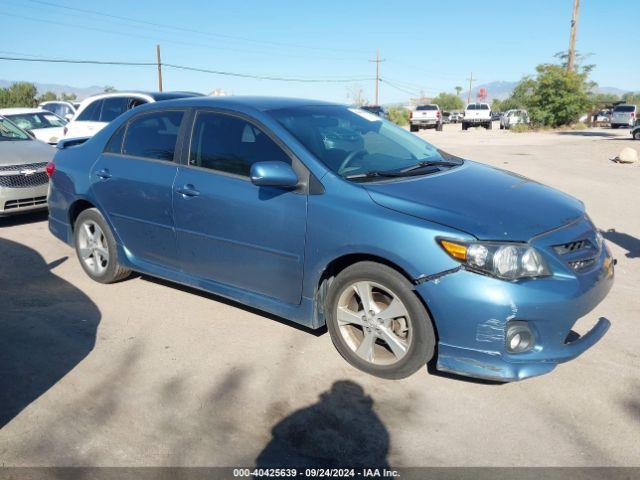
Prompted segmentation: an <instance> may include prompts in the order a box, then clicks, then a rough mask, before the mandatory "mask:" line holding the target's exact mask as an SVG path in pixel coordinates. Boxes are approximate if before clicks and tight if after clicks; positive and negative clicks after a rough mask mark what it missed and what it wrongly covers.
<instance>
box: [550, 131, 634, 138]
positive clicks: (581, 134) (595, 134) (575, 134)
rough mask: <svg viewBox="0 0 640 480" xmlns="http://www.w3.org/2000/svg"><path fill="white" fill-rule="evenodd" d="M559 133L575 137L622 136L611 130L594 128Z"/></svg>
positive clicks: (558, 133) (559, 133)
mask: <svg viewBox="0 0 640 480" xmlns="http://www.w3.org/2000/svg"><path fill="white" fill-rule="evenodd" d="M556 134H557V135H568V136H573V137H601V138H607V137H611V138H614V137H617V138H621V137H620V135H616V134H615V133H609V132H594V131H593V130H565V131H562V132H556Z"/></svg>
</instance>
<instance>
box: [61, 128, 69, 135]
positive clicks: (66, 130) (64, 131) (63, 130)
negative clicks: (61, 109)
mask: <svg viewBox="0 0 640 480" xmlns="http://www.w3.org/2000/svg"><path fill="white" fill-rule="evenodd" d="M68 131H69V129H68V128H67V127H64V128H63V129H62V133H64V134H65V135H66V134H67V132H68Z"/></svg>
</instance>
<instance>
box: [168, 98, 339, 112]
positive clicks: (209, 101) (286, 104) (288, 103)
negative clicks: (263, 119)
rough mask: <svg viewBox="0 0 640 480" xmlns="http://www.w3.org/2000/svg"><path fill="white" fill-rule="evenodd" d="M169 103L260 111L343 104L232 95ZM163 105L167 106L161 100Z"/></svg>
mask: <svg viewBox="0 0 640 480" xmlns="http://www.w3.org/2000/svg"><path fill="white" fill-rule="evenodd" d="M170 104H171V105H174V106H177V105H181V106H190V107H220V108H229V109H237V108H253V109H256V110H261V111H268V110H279V109H281V108H294V107H309V106H320V105H327V106H330V105H333V106H343V105H344V104H341V103H336V102H326V101H323V100H310V99H305V98H288V97H259V96H243V95H238V96H235V95H232V96H228V97H205V96H200V97H192V98H180V99H177V100H173V101H171V102H170ZM163 106H167V104H166V102H163Z"/></svg>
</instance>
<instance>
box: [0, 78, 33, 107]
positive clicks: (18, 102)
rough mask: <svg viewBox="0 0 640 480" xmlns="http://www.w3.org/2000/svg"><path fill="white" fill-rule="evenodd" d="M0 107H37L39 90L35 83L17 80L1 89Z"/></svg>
mask: <svg viewBox="0 0 640 480" xmlns="http://www.w3.org/2000/svg"><path fill="white" fill-rule="evenodd" d="M1 90H2V93H0V107H3V108H6V107H35V106H36V104H37V101H36V95H37V94H38V90H37V89H36V86H35V85H34V84H33V83H29V82H17V83H13V84H11V85H10V86H9V88H3V89H1Z"/></svg>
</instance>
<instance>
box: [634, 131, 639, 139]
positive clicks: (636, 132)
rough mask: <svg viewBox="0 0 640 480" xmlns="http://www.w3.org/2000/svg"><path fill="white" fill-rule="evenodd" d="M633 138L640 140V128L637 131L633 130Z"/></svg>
mask: <svg viewBox="0 0 640 480" xmlns="http://www.w3.org/2000/svg"><path fill="white" fill-rule="evenodd" d="M633 139H634V140H640V130H636V131H635V132H633Z"/></svg>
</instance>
